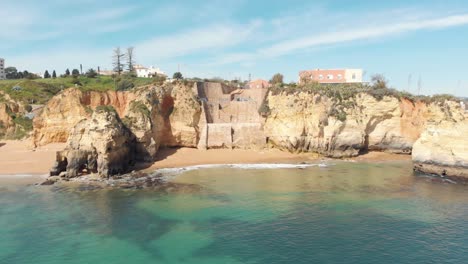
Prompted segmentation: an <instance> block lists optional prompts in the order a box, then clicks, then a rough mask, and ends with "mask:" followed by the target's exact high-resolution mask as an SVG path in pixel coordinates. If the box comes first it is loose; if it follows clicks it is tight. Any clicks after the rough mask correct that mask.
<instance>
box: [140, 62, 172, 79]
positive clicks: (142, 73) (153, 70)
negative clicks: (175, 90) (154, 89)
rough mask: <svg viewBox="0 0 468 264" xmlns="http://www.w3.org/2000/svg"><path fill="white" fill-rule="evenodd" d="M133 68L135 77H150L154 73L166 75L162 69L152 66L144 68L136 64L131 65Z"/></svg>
mask: <svg viewBox="0 0 468 264" xmlns="http://www.w3.org/2000/svg"><path fill="white" fill-rule="evenodd" d="M133 69H134V70H135V72H136V75H137V77H142V78H151V77H154V76H155V75H166V74H165V73H164V72H163V71H161V69H159V68H154V67H153V66H150V67H149V68H146V67H145V66H143V65H139V64H137V65H135V66H134V67H133Z"/></svg>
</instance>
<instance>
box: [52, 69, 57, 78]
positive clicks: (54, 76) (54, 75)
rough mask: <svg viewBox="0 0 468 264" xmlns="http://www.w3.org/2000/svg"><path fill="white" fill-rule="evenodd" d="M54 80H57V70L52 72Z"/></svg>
mask: <svg viewBox="0 0 468 264" xmlns="http://www.w3.org/2000/svg"><path fill="white" fill-rule="evenodd" d="M52 78H54V79H55V78H57V73H56V72H55V70H54V71H53V72H52Z"/></svg>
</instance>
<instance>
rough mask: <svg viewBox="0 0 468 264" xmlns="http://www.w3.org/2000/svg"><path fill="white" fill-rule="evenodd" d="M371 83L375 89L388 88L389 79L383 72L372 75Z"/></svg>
mask: <svg viewBox="0 0 468 264" xmlns="http://www.w3.org/2000/svg"><path fill="white" fill-rule="evenodd" d="M371 83H372V86H373V87H374V88H375V89H385V88H387V84H388V81H387V79H385V76H383V75H382V74H374V75H372V76H371Z"/></svg>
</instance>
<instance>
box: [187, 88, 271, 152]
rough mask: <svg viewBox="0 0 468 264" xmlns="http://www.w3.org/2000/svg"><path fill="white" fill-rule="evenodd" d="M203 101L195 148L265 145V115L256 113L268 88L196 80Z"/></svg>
mask: <svg viewBox="0 0 468 264" xmlns="http://www.w3.org/2000/svg"><path fill="white" fill-rule="evenodd" d="M194 89H195V90H196V92H197V93H198V97H199V98H200V100H201V101H202V115H203V116H205V119H204V121H205V122H200V123H199V126H200V141H199V143H198V148H202V149H207V148H260V147H264V146H265V142H266V137H265V135H264V133H263V123H264V118H263V117H262V116H261V115H260V114H259V113H258V110H259V108H260V106H261V105H262V103H263V101H264V99H265V97H266V94H267V91H268V89H266V88H265V89H238V88H236V87H230V86H227V85H225V84H221V83H210V82H204V83H197V84H195V87H194Z"/></svg>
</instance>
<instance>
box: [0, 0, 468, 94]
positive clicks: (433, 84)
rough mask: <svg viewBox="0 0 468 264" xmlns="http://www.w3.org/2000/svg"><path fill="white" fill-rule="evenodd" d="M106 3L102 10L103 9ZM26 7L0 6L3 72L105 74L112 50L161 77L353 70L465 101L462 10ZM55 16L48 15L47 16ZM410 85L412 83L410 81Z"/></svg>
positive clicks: (268, 5)
mask: <svg viewBox="0 0 468 264" xmlns="http://www.w3.org/2000/svg"><path fill="white" fill-rule="evenodd" d="M110 3H112V5H111V4H110ZM342 3H343V2H341V1H332V0H330V1H326V2H321V3H310V2H308V1H299V0H294V1H288V2H283V1H255V2H249V1H244V0H238V1H231V0H227V1H214V0H211V1H203V2H197V1H193V2H183V1H161V2H158V3H157V4H155V3H154V2H152V1H141V2H138V3H133V2H132V1H127V0H118V1H112V2H110V1H107V0H104V1H99V2H98V3H94V2H93V1H89V0H77V1H73V3H67V2H62V1H52V0H45V1H42V2H40V3H37V2H35V1H31V0H24V1H18V2H8V3H4V4H2V9H1V10H0V16H1V17H2V18H4V21H8V27H6V28H4V29H2V31H0V38H1V39H2V40H7V41H2V42H0V57H1V58H4V59H5V68H6V67H10V66H13V67H16V68H17V69H18V70H22V71H23V70H28V71H30V72H34V73H41V72H42V73H43V72H44V71H45V70H48V71H49V72H52V71H53V70H55V71H56V72H57V74H58V75H60V74H62V73H63V72H65V69H67V68H68V69H70V70H72V69H74V68H76V69H79V68H80V64H83V71H86V70H87V69H89V68H94V69H97V68H98V66H99V67H100V68H101V70H111V69H112V67H111V56H112V50H113V49H114V48H115V47H117V46H120V47H121V48H122V49H125V48H126V47H130V46H132V47H134V48H135V57H136V63H138V64H142V65H144V66H154V67H158V68H160V69H161V70H162V71H164V72H166V73H167V74H168V76H172V74H173V73H174V72H176V71H177V70H178V69H180V71H181V72H182V74H183V75H184V76H185V77H192V78H193V77H199V78H215V77H220V78H223V79H228V80H232V79H235V78H241V79H242V80H247V79H248V78H249V75H251V78H252V79H266V80H269V79H270V78H271V77H272V76H273V75H274V74H275V73H281V74H283V75H284V76H285V82H297V81H298V78H299V77H298V74H299V72H300V71H302V70H311V69H316V68H320V69H335V68H338V69H342V68H358V69H363V70H364V81H368V80H369V79H370V76H371V75H373V74H383V75H384V76H385V77H386V78H387V79H388V80H389V81H390V83H389V85H390V86H391V87H394V88H396V89H398V90H401V91H407V92H410V93H413V94H417V93H418V86H420V87H421V94H425V95H431V94H442V93H446V94H453V95H456V96H460V97H468V75H467V74H466V73H467V72H468V45H467V44H468V3H467V2H466V1H461V0H454V1H441V0H432V1H425V3H420V2H418V3H407V1H403V0H396V1H392V2H382V3H381V2H375V1H370V0H356V1H353V3H352V4H351V3H349V4H346V5H343V4H342ZM52 13H53V14H54V17H53V18H51V16H50V14H52ZM418 83H419V85H418Z"/></svg>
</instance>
